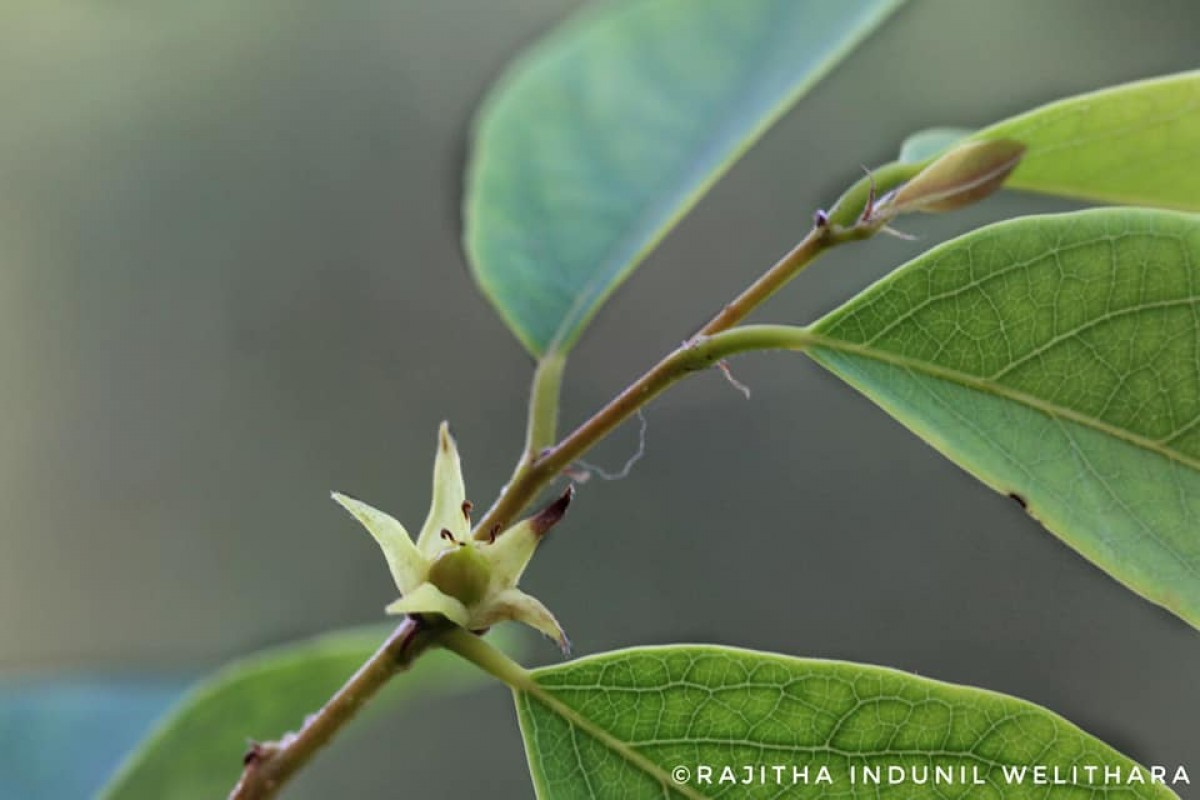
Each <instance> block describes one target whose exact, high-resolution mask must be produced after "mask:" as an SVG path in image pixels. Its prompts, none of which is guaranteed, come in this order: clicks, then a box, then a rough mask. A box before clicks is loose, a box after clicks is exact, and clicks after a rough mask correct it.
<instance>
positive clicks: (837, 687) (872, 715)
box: [516, 646, 1175, 800]
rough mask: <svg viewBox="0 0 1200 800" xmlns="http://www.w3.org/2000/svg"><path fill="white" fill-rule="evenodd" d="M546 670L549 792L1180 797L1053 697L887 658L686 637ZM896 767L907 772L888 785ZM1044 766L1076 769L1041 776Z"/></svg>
mask: <svg viewBox="0 0 1200 800" xmlns="http://www.w3.org/2000/svg"><path fill="white" fill-rule="evenodd" d="M533 674H534V678H535V681H536V683H535V684H534V685H533V686H532V687H530V688H527V689H524V690H521V691H518V692H517V693H516V703H517V711H518V714H519V716H520V721H521V730H522V732H523V733H524V735H525V749H526V753H527V755H528V757H529V766H530V772H531V773H532V776H533V783H534V786H535V787H536V789H537V795H538V797H539V798H541V799H542V800H575V798H580V800H582V798H589V799H590V800H604V799H605V798H613V799H614V800H615V799H617V798H621V799H624V798H655V797H657V798H691V799H692V800H696V798H718V797H719V798H730V799H732V798H738V800H743V799H746V800H753V798H781V797H783V798H833V797H840V798H848V799H853V798H870V799H871V800H876V798H879V797H884V798H895V799H896V800H901V799H903V800H926V798H928V800H934V799H935V798H936V799H937V800H942V799H943V798H968V797H970V798H988V799H989V800H1008V799H1010V798H1038V800H1068V799H1069V798H1088V797H1107V798H1110V800H1118V799H1120V800H1133V798H1170V797H1175V795H1174V793H1173V792H1172V791H1170V790H1169V789H1168V788H1166V787H1165V786H1164V785H1161V784H1151V783H1150V780H1151V775H1150V773H1149V772H1148V771H1146V770H1143V769H1142V768H1140V767H1138V766H1136V765H1135V764H1134V762H1132V761H1130V760H1129V759H1127V758H1125V757H1124V756H1122V755H1121V754H1120V753H1118V752H1116V751H1115V750H1113V749H1111V748H1110V747H1108V746H1107V745H1105V744H1104V743H1102V742H1100V741H1099V740H1097V739H1095V738H1093V737H1091V736H1089V735H1088V734H1086V733H1084V732H1083V731H1081V730H1079V729H1078V728H1076V727H1075V726H1074V725H1072V724H1071V723H1069V722H1067V721H1066V720H1064V719H1062V718H1061V717H1059V716H1057V715H1055V714H1053V713H1051V712H1049V711H1047V710H1045V709H1043V708H1039V707H1038V706H1035V705H1032V704H1031V703H1027V702H1024V701H1022V700H1017V699H1015V698H1011V697H1005V696H1003V695H999V694H994V693H992V692H986V691H983V690H980V689H972V688H967V687H962V686H953V685H950V684H945V683H939V682H937V681H933V680H929V679H926V678H918V677H916V676H913V675H908V674H905V673H902V672H896V671H894V670H890V669H883V668H880V667H871V666H862V665H858V664H847V663H841V662H834V661H817V660H808V659H799V658H785V657H782V656H775V655H769V654H765V653H755V652H751V651H747V650H734V649H730V648H723V647H697V646H677V647H661V648H639V649H634V650H625V651H618V652H615V653H609V654H606V655H602V656H597V657H594V658H588V659H583V660H580V661H574V662H571V663H569V664H566V665H564V666H557V667H551V668H547V669H540V670H535V671H534V673H533ZM1088 765H1091V766H1093V767H1096V768H1097V769H1096V770H1095V771H1094V773H1093V774H1094V775H1095V776H1096V777H1094V778H1091V779H1089V778H1088V776H1087V773H1086V772H1085V771H1083V769H1082V768H1083V767H1085V766H1088ZM726 767H729V768H730V770H731V772H730V773H725V771H724V770H725V768H726ZM889 767H891V768H898V769H899V770H901V772H902V773H903V775H904V776H905V777H904V779H903V780H902V781H901V782H898V783H896V784H895V785H888V784H887V783H886V781H887V780H888V777H889ZM1034 767H1041V768H1044V769H1045V770H1046V773H1045V775H1044V776H1043V781H1045V780H1046V779H1047V777H1048V776H1052V775H1053V770H1054V769H1055V768H1057V769H1058V770H1059V773H1058V775H1059V777H1060V778H1061V779H1063V780H1066V781H1068V782H1067V783H1066V784H1062V785H1046V784H1035V782H1034V781H1035V779H1034V773H1033V772H1032V769H1033V768H1034ZM1072 767H1079V768H1080V770H1079V771H1078V772H1076V773H1072V772H1071V768H1072ZM1105 767H1108V768H1110V769H1113V770H1118V771H1119V774H1120V777H1119V778H1117V781H1118V782H1117V784H1116V785H1113V784H1108V785H1105V784H1103V783H1102V782H1103V780H1104V768H1105ZM747 768H750V769H751V772H750V773H749V775H748V774H747V772H746V769H747ZM776 768H778V771H776ZM939 768H940V769H941V770H942V772H941V773H940V775H939V774H938V773H937V771H936V770H938V769H939ZM822 769H824V770H826V772H825V773H823V772H822ZM926 769H928V770H929V781H928V782H927V783H924V784H919V783H917V780H919V779H920V778H921V777H922V775H923V774H924V771H925V770H926ZM760 770H761V771H760ZM868 770H870V771H872V774H873V772H874V771H877V772H878V774H879V775H880V778H881V779H882V780H883V781H884V785H882V786H880V785H874V784H871V783H869V782H867V781H868V778H869V774H868V772H867V771H868ZM1021 770H1024V772H1023V773H1021V775H1022V777H1021V778H1020V779H1018V778H1017V777H1016V776H1017V774H1018V772H1020V771H1021ZM947 771H948V773H949V775H950V777H951V779H952V781H953V782H952V783H951V782H947V781H946V780H944V778H946V776H947ZM892 773H893V775H894V769H893V770H892ZM1133 773H1137V777H1136V778H1134V780H1135V781H1137V780H1139V779H1140V780H1142V781H1144V783H1134V784H1133V785H1127V783H1126V782H1127V781H1128V780H1129V778H1128V776H1129V775H1130V774H1133ZM823 775H825V776H827V777H822V776H823ZM798 776H800V777H798ZM894 776H895V775H894ZM895 777H898V776H895ZM939 777H940V778H942V779H943V780H941V781H939V782H937V783H935V782H934V781H935V780H937V779H938V778H939ZM747 778H749V782H748V783H746V782H744V781H746V780H747ZM1174 778H1175V775H1174V774H1172V775H1170V776H1168V780H1172V779H1174ZM976 780H979V781H982V782H983V783H984V784H985V785H979V784H976V783H975V781H976Z"/></svg>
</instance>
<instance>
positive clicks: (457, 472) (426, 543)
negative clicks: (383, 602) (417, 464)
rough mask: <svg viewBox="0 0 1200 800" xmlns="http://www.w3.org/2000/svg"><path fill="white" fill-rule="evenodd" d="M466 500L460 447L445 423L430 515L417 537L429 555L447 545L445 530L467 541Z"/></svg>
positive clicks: (434, 463) (418, 547)
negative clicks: (442, 534) (459, 458)
mask: <svg viewBox="0 0 1200 800" xmlns="http://www.w3.org/2000/svg"><path fill="white" fill-rule="evenodd" d="M466 501H467V492H466V489H465V488H464V487H463V478H462V464H461V462H459V460H458V447H457V446H456V445H455V444H454V437H453V436H451V435H450V426H449V425H447V424H446V423H445V422H443V423H442V424H441V426H440V427H439V428H438V449H437V457H436V458H435V459H434V462H433V500H431V501H430V504H429V516H428V517H426V518H425V524H424V525H423V526H422V527H421V535H420V536H419V537H418V538H417V549H418V550H420V551H421V552H422V553H423V554H424V555H425V557H426V558H429V557H432V556H433V555H434V554H435V553H436V552H438V551H439V550H441V549H442V547H443V546H444V542H442V540H441V533H442V529H445V530H448V531H450V533H452V534H453V535H454V538H455V539H457V540H458V541H460V542H462V541H466V539H467V536H468V535H469V534H470V532H471V526H470V523H469V522H468V520H467V510H466V508H464V504H465V503H466Z"/></svg>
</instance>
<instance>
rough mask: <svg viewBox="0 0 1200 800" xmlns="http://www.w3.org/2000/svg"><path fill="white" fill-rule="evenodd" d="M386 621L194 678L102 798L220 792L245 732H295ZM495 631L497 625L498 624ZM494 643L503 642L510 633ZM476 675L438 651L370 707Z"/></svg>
mask: <svg viewBox="0 0 1200 800" xmlns="http://www.w3.org/2000/svg"><path fill="white" fill-rule="evenodd" d="M393 628H394V626H393V625H383V626H370V627H366V628H359V629H352V630H347V631H342V632H338V633H332V634H326V635H324V636H320V637H317V638H314V639H310V640H307V641H302V642H299V643H296V644H292V645H287V646H283V647H277V648H272V649H270V650H266V651H263V652H262V653H259V654H256V655H253V656H249V657H247V658H244V659H241V660H239V661H236V662H234V663H232V664H230V665H228V666H226V667H224V668H223V669H221V670H220V671H219V672H217V673H216V674H214V675H213V676H212V677H210V678H207V679H205V680H204V681H202V682H201V683H200V684H198V685H197V686H195V687H194V688H193V689H192V690H191V692H189V693H188V695H187V696H186V697H184V698H183V699H182V700H181V701H180V702H179V704H178V705H177V706H176V707H175V708H174V709H173V710H172V711H171V712H170V713H168V714H167V716H166V717H165V718H164V719H163V720H162V721H161V722H160V723H159V724H158V725H157V727H156V729H155V730H154V731H153V732H152V733H151V734H150V735H149V736H148V737H147V738H146V739H145V740H144V741H143V742H142V744H141V746H140V747H139V748H138V749H137V750H136V751H134V752H133V753H132V754H131V755H130V756H129V758H128V759H127V760H126V762H125V763H124V765H122V767H121V769H120V770H119V771H118V773H117V774H116V775H115V776H114V777H113V779H112V781H111V782H110V784H109V785H108V787H107V788H106V789H105V791H104V793H103V797H105V798H108V799H109V800H162V799H163V798H171V800H190V799H191V798H195V799H196V800H201V799H202V798H203V800H210V799H211V798H214V797H224V796H225V795H226V794H228V793H229V790H230V789H231V788H232V787H233V785H234V783H235V782H236V781H237V778H238V775H239V774H240V773H241V770H242V755H243V754H244V753H245V751H246V747H247V744H248V743H249V742H250V741H251V740H257V741H263V740H269V739H276V738H278V737H279V736H281V735H283V734H284V733H285V732H287V731H289V730H294V729H295V728H297V727H298V726H299V725H300V724H301V723H302V722H303V721H304V717H305V715H306V714H310V713H312V712H313V711H315V710H316V709H317V708H319V707H320V706H321V704H322V703H324V702H325V701H326V700H327V699H329V697H330V695H332V694H333V692H334V691H336V690H337V689H338V687H340V686H341V685H342V684H343V683H344V682H345V680H346V679H347V678H348V677H350V675H351V674H353V672H354V670H356V669H357V668H358V667H359V666H360V665H361V664H362V662H363V661H365V660H366V659H367V657H369V656H370V655H371V654H372V653H373V652H375V650H376V649H377V648H378V647H379V645H380V644H381V643H382V642H383V641H384V640H385V639H386V638H387V636H388V634H389V633H391V631H392V629H393ZM501 633H503V632H501ZM493 636H495V634H493ZM500 638H501V640H502V641H509V642H511V641H512V639H511V638H508V639H504V637H500ZM479 675H480V673H478V672H477V671H475V670H474V669H472V668H471V667H469V666H466V665H465V664H463V663H462V662H461V661H460V660H459V659H457V658H455V657H453V656H451V655H449V654H446V653H440V652H434V653H430V654H428V655H426V656H425V657H424V658H421V659H420V660H419V661H418V662H417V663H416V665H415V666H414V667H413V669H412V670H411V672H409V673H407V674H406V675H405V676H404V678H403V680H397V681H394V682H393V683H392V685H391V686H389V687H388V688H387V689H385V690H384V693H383V695H382V696H381V697H380V699H379V700H378V701H377V702H375V703H373V704H372V706H371V709H372V710H373V711H376V712H377V711H378V710H380V709H382V708H387V707H389V706H394V705H395V704H396V702H397V701H398V700H400V699H402V698H403V697H408V696H410V695H419V696H421V697H428V696H431V695H433V694H437V693H442V692H447V691H451V690H457V689H462V688H466V687H469V686H473V685H475V684H476V683H477V680H478V677H479Z"/></svg>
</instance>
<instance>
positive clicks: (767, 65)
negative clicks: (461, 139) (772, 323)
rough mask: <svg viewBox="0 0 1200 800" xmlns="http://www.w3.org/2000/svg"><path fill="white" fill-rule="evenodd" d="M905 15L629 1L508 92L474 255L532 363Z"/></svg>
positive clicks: (883, 3) (542, 55) (474, 212)
mask: <svg viewBox="0 0 1200 800" xmlns="http://www.w3.org/2000/svg"><path fill="white" fill-rule="evenodd" d="M899 1H900V0H839V2H828V3H796V2H792V0H739V2H723V1H721V0H623V1H622V2H615V3H606V4H603V5H600V6H598V7H597V8H595V9H592V10H591V11H590V12H588V13H585V14H583V15H581V16H580V17H579V18H578V19H576V20H574V21H573V22H572V23H571V24H568V25H566V26H564V27H563V28H562V29H561V30H559V31H557V32H556V33H554V34H552V35H551V36H550V37H548V38H547V39H546V40H545V41H544V42H542V43H541V44H540V45H538V46H537V47H536V48H535V49H534V50H533V51H531V52H530V53H529V54H528V55H527V56H526V57H525V58H523V59H522V60H521V61H520V62H519V63H518V64H517V65H516V66H515V67H514V68H513V70H512V71H511V72H510V73H509V74H508V75H507V76H506V77H505V78H504V79H503V80H502V81H501V83H500V84H499V86H498V87H497V89H496V90H495V92H493V94H492V95H491V97H490V98H489V99H488V100H487V102H486V104H485V106H484V108H483V110H482V112H481V114H480V117H479V120H478V127H477V131H476V140H475V150H474V154H473V158H472V162H471V167H470V172H469V179H468V186H467V193H466V207H465V214H466V242H465V244H466V250H467V254H468V256H469V258H470V261H471V264H472V267H473V269H474V273H475V276H476V278H477V280H478V281H479V284H480V286H481V287H482V288H483V291H484V292H485V293H486V294H487V296H488V297H489V298H490V299H491V301H492V302H493V303H494V304H495V306H496V308H497V309H498V310H499V312H500V314H501V316H503V317H504V319H505V320H506V321H507V322H508V324H509V326H510V327H511V328H512V330H513V331H514V332H515V333H516V335H517V337H518V338H519V339H520V340H521V341H522V343H524V345H525V346H526V347H527V348H528V349H529V351H530V352H531V353H533V354H534V355H537V356H540V355H543V354H545V353H546V352H548V351H552V350H554V351H559V352H566V351H567V350H569V349H570V347H571V345H572V344H573V343H574V342H575V340H576V339H577V337H578V336H579V334H580V333H581V331H582V329H583V327H584V326H585V325H586V324H587V322H588V321H589V320H590V319H591V318H592V316H593V315H594V314H595V313H596V310H597V309H598V308H599V306H600V304H601V303H602V302H603V301H604V300H605V298H606V297H608V295H609V294H610V293H611V292H612V291H613V290H614V289H615V288H616V287H617V285H618V284H620V283H621V282H622V281H623V280H624V279H625V278H626V277H627V276H628V274H629V272H630V271H631V270H632V269H633V268H634V267H635V266H636V265H637V264H638V262H639V261H641V260H642V258H643V257H644V256H645V255H646V254H647V253H648V252H649V251H650V250H651V249H652V248H653V247H654V245H655V244H656V243H657V242H658V241H659V240H660V239H661V238H662V237H663V236H664V235H665V234H666V232H667V231H668V230H669V229H670V228H671V226H672V225H674V223H675V222H676V221H678V219H679V218H680V217H681V216H683V214H684V213H686V212H687V211H688V209H690V208H691V207H692V205H694V204H695V203H696V201H697V200H698V199H699V198H700V196H701V195H702V194H703V193H704V191H705V190H706V189H707V188H708V187H709V186H710V185H711V184H712V183H713V182H714V181H715V180H716V179H717V178H718V177H719V176H720V175H721V173H723V172H724V171H725V170H726V169H727V168H728V167H729V166H730V164H731V163H732V162H733V161H734V160H735V159H736V158H737V157H738V156H739V155H740V154H741V153H742V152H744V151H745V150H746V149H747V148H748V147H749V146H750V145H751V144H752V143H753V142H754V141H755V140H756V139H757V138H758V137H759V136H760V135H761V134H762V133H763V131H764V130H765V129H766V128H767V127H768V126H769V125H770V124H771V123H772V122H773V121H774V120H775V119H777V118H778V117H779V116H780V115H781V114H783V113H784V111H786V110H787V108H788V107H789V106H790V105H791V104H792V103H793V102H794V101H795V100H796V99H797V98H798V97H799V96H800V95H802V94H803V93H804V92H805V91H806V90H807V89H808V88H810V87H811V86H812V85H813V84H814V83H815V82H816V81H817V80H819V79H820V78H821V77H823V76H824V75H825V74H826V73H828V72H829V71H830V69H832V68H833V66H834V65H835V64H836V63H837V62H838V61H839V60H840V59H841V58H842V57H843V56H844V55H846V53H847V52H849V51H850V50H851V49H852V48H853V47H854V46H855V45H856V44H857V43H858V42H859V41H860V40H862V38H863V37H864V36H866V35H867V34H868V33H869V32H870V31H871V30H872V29H873V28H874V27H875V26H876V25H878V24H879V23H880V22H881V21H882V20H883V19H884V18H885V17H886V16H887V15H888V14H889V13H890V12H891V11H892V10H893V9H894V8H896V6H897V5H898V4H899Z"/></svg>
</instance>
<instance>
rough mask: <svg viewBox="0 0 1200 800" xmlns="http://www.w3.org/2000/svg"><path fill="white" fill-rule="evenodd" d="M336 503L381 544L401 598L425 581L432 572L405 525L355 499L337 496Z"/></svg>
mask: <svg viewBox="0 0 1200 800" xmlns="http://www.w3.org/2000/svg"><path fill="white" fill-rule="evenodd" d="M333 499H334V501H336V502H337V503H338V505H340V506H341V507H342V508H344V509H346V510H347V511H349V512H350V513H351V514H352V515H353V516H354V518H355V519H357V520H358V521H359V522H361V523H362V525H363V527H364V528H366V529H367V530H368V531H370V533H371V535H372V536H374V537H375V541H377V542H379V548H380V549H381V550H383V555H384V558H386V559H387V562H388V568H389V569H390V570H391V571H392V580H394V581H395V582H396V588H397V589H399V590H400V594H408V593H409V592H411V591H412V590H413V589H415V588H416V587H417V586H418V585H419V584H420V583H421V582H422V581H424V580H425V573H426V572H427V571H428V566H427V564H426V560H425V558H424V557H422V556H421V554H420V553H419V552H417V548H416V545H414V544H413V543H412V539H410V538H409V536H408V531H406V530H404V526H403V525H401V524H400V523H399V522H397V521H396V520H395V519H394V518H392V517H390V516H388V515H387V514H385V513H383V512H382V511H380V510H378V509H376V508H372V507H371V506H369V505H367V504H366V503H363V502H361V501H359V500H355V499H354V498H353V497H347V496H346V495H344V494H338V493H337V492H334V493H333Z"/></svg>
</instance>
